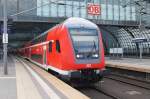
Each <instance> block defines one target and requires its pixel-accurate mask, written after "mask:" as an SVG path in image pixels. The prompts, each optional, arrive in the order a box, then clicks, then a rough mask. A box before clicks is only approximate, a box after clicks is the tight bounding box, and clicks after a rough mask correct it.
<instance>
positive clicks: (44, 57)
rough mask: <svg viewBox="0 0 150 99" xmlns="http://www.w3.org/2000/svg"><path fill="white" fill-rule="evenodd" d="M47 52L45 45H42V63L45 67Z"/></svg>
mask: <svg viewBox="0 0 150 99" xmlns="http://www.w3.org/2000/svg"><path fill="white" fill-rule="evenodd" d="M46 56H47V53H46V45H44V46H43V65H44V68H46V64H47V58H46Z"/></svg>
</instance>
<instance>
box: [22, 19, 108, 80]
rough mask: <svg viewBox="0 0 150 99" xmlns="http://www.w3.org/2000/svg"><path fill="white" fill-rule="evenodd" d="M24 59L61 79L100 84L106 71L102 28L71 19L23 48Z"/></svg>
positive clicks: (81, 20) (84, 21) (87, 22)
mask: <svg viewBox="0 0 150 99" xmlns="http://www.w3.org/2000/svg"><path fill="white" fill-rule="evenodd" d="M19 52H20V53H21V55H22V56H24V57H26V58H28V59H29V60H30V61H32V62H34V63H36V64H38V65H39V66H41V67H42V68H44V69H46V70H48V71H51V72H52V73H55V74H58V75H59V76H61V77H63V78H66V79H70V80H75V79H80V80H83V81H87V82H91V83H93V82H97V81H99V80H101V78H102V77H103V72H104V70H105V66H104V65H105V64H104V49H103V44H102V37H101V33H100V30H99V28H98V27H97V26H96V25H95V24H94V23H92V22H90V21H88V20H85V19H82V18H69V19H67V20H66V21H64V22H63V23H61V24H58V25H57V26H55V27H53V28H51V29H49V30H48V31H46V32H44V33H42V34H41V35H39V36H37V37H36V38H34V39H33V40H32V41H30V42H28V44H26V45H25V47H24V48H21V49H19Z"/></svg>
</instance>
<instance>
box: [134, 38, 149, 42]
mask: <svg viewBox="0 0 150 99" xmlns="http://www.w3.org/2000/svg"><path fill="white" fill-rule="evenodd" d="M147 41H148V40H147V39H146V38H134V39H132V43H144V42H147Z"/></svg>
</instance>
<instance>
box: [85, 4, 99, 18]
mask: <svg viewBox="0 0 150 99" xmlns="http://www.w3.org/2000/svg"><path fill="white" fill-rule="evenodd" d="M87 12H88V14H91V15H100V12H101V8H100V5H99V4H93V3H89V4H88V6H87Z"/></svg>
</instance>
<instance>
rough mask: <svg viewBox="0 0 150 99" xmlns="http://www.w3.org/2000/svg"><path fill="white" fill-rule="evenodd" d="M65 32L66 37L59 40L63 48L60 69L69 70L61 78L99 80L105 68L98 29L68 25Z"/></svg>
mask: <svg viewBox="0 0 150 99" xmlns="http://www.w3.org/2000/svg"><path fill="white" fill-rule="evenodd" d="M65 33H67V35H68V36H66V37H68V38H64V40H60V41H62V44H61V45H62V49H65V52H64V54H65V55H62V65H63V68H62V69H64V70H67V71H69V73H68V75H63V78H66V79H69V80H74V81H89V82H91V83H93V82H97V81H99V80H101V79H102V78H103V74H104V72H105V68H104V50H103V44H102V38H101V34H100V31H99V29H98V28H89V27H88V28H86V27H69V28H66V32H65ZM66 39H67V40H68V41H69V42H68V41H66ZM66 45H67V46H66Z"/></svg>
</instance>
